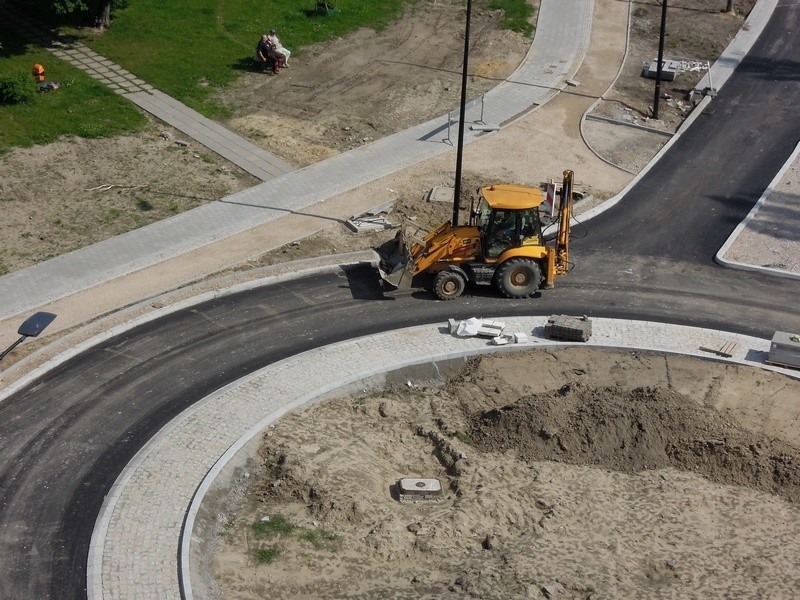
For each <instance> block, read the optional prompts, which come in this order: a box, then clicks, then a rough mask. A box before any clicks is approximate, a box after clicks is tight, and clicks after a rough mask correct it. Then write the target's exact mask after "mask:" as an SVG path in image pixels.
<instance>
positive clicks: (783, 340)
mask: <svg viewBox="0 0 800 600" xmlns="http://www.w3.org/2000/svg"><path fill="white" fill-rule="evenodd" d="M767 362H768V363H770V364H773V365H780V366H783V367H792V368H794V369H800V334H797V333H787V332H785V331H776V332H775V335H773V336H772V342H771V343H770V345H769V356H768V357H767Z"/></svg>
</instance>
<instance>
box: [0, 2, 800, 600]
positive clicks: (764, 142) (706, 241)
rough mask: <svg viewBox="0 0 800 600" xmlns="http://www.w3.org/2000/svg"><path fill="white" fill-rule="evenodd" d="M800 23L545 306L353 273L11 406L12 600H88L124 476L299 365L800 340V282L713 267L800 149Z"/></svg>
mask: <svg viewBox="0 0 800 600" xmlns="http://www.w3.org/2000/svg"><path fill="white" fill-rule="evenodd" d="M798 23H800V6H798V5H797V4H794V5H792V6H779V7H778V8H777V10H776V12H775V14H774V16H773V18H772V20H771V22H770V24H769V25H768V27H767V29H766V31H765V33H764V34H763V35H762V36H761V39H760V40H759V42H758V43H757V44H756V45H755V47H754V49H753V50H752V52H751V56H752V58H749V59H747V60H745V61H744V63H743V64H742V66H741V67H740V69H739V70H738V71H737V73H736V74H734V76H733V77H732V78H731V79H730V80H729V82H728V84H727V85H726V87H725V88H724V90H723V91H722V93H720V95H719V97H718V98H717V99H716V100H715V101H714V102H713V103H712V104H711V110H710V111H709V114H707V115H704V116H702V117H701V118H700V119H698V121H697V122H696V124H695V126H694V127H693V128H692V129H691V130H690V132H689V133H687V134H686V135H684V136H683V137H682V138H681V139H680V140H679V141H678V143H677V144H675V146H674V147H673V149H672V150H671V151H670V153H669V154H668V155H667V156H666V157H665V158H664V160H662V161H661V162H660V164H659V165H658V166H657V167H656V168H655V169H654V170H652V171H651V172H650V174H649V175H648V176H647V177H645V178H644V179H643V180H642V182H641V184H640V185H638V186H637V187H636V188H635V189H634V190H633V191H632V192H631V193H630V194H628V197H627V198H626V199H625V200H623V201H622V202H620V203H619V204H618V205H617V206H616V207H615V208H614V209H612V210H610V211H608V212H607V213H604V214H603V215H601V216H599V217H597V218H596V219H593V220H592V221H590V222H589V223H587V224H586V231H585V232H583V233H585V235H584V237H583V238H582V239H578V240H575V241H574V243H573V257H574V260H575V262H576V265H575V268H574V269H573V271H572V272H571V273H570V274H569V276H567V277H564V278H562V279H560V280H559V281H558V282H557V288H556V289H553V290H547V291H545V292H544V293H543V294H542V296H541V298H537V299H534V300H525V301H513V300H506V299H501V298H500V297H499V296H498V295H496V294H495V293H493V292H492V291H491V290H490V289H488V288H487V289H479V290H470V291H469V293H468V295H467V296H466V297H464V298H461V299H459V300H456V301H454V302H440V301H436V300H435V299H434V297H433V296H432V295H431V294H429V293H427V292H425V291H424V290H414V291H412V292H408V293H403V294H384V293H383V292H382V290H381V288H380V286H379V284H378V279H377V274H376V273H375V272H374V271H373V270H372V269H370V268H368V267H363V266H362V267H356V268H352V269H348V271H347V272H340V273H338V274H327V275H316V276H313V277H308V278H304V279H300V280H295V281H291V282H287V283H283V284H279V285H274V286H270V287H268V288H263V289H260V290H255V291H251V292H246V293H242V294H238V295H236V296H232V297H229V298H224V299H219V300H215V301H212V302H209V303H206V304H204V305H201V306H198V307H195V308H193V309H190V310H185V311H182V312H179V313H176V314H173V315H170V316H168V317H165V318H163V319H161V320H159V321H156V322H153V323H150V324H147V325H143V326H141V327H139V328H137V329H135V330H132V331H129V332H127V333H125V334H123V335H121V336H119V337H117V338H115V339H113V340H110V341H108V342H106V343H105V344H103V345H102V346H99V347H96V348H94V349H92V350H89V351H87V352H85V353H83V354H82V355H80V356H78V357H76V358H74V359H73V360H71V361H69V362H68V363H66V364H64V365H62V366H61V367H59V368H58V369H56V370H54V371H52V372H50V373H48V374H47V375H45V376H44V377H43V378H42V379H41V380H39V381H37V382H36V383H34V384H33V385H31V386H29V387H28V388H27V389H25V390H22V391H21V392H19V393H17V394H16V395H14V396H13V397H11V398H9V399H7V400H6V401H4V402H2V403H0V597H2V598H3V599H4V600H5V599H6V598H8V599H12V598H13V599H21V598H24V599H27V598H31V599H34V598H35V599H43V598H48V597H51V598H59V599H61V598H83V597H85V586H86V558H87V552H88V545H89V539H90V536H91V532H92V528H93V526H94V521H95V518H96V516H97V513H98V511H99V509H100V506H101V504H102V501H103V498H104V496H105V494H106V493H107V491H108V489H109V488H110V486H111V485H112V483H113V482H114V480H115V479H116V477H117V475H118V474H119V472H120V471H121V470H122V468H123V467H124V466H125V464H126V463H127V462H128V460H129V459H130V458H131V457H132V456H133V455H134V454H135V453H136V452H137V450H138V449H139V448H140V447H141V446H142V445H143V444H144V443H145V442H146V441H147V440H148V439H149V438H150V436H152V435H153V434H154V433H155V432H156V431H157V430H158V429H159V428H160V427H162V426H163V425H164V424H166V423H167V422H168V421H169V420H170V419H171V418H172V417H174V416H175V415H177V414H178V413H179V412H181V411H182V410H183V409H185V408H186V407H187V406H189V405H191V404H192V403H193V402H195V401H197V400H199V399H200V398H202V397H204V396H205V395H207V394H208V393H210V392H212V391H214V390H215V389H218V388H219V387H221V386H223V385H225V384H227V383H229V382H231V381H234V380H236V379H238V378H240V377H242V376H243V375H245V374H247V373H250V372H252V371H254V370H256V369H258V368H260V367H263V366H265V365H267V364H270V363H272V362H274V361H277V360H281V359H283V358H285V357H287V356H291V355H294V354H296V353H298V352H302V351H305V350H308V349H311V348H314V347H318V346H320V345H324V344H329V343H332V342H336V341H339V340H343V339H347V338H351V337H354V336H361V335H366V334H370V333H374V332H378V331H382V330H387V329H392V328H396V327H404V326H409V325H415V324H422V323H429V322H437V321H443V320H445V319H447V318H449V317H456V318H466V317H470V316H475V315H493V316H512V315H531V314H534V315H546V314H551V313H556V312H559V313H560V312H564V313H573V314H588V315H592V316H598V317H600V316H602V317H625V318H634V319H650V320H657V321H667V322H672V323H681V324H688V325H696V326H702V327H712V328H719V329H726V330H731V331H737V332H742V333H748V334H753V335H759V336H763V337H769V336H770V335H771V334H772V332H773V331H774V330H776V329H788V330H800V310H798V306H799V303H798V300H797V299H798V298H800V282H798V281H792V280H783V279H776V278H772V277H767V276H763V275H759V274H753V273H746V272H741V271H732V270H726V269H723V268H721V267H719V266H717V265H715V264H714V262H713V255H714V254H715V252H716V251H717V250H718V248H719V247H720V245H721V244H722V242H723V241H724V240H725V239H726V238H727V236H728V235H729V234H730V232H731V231H732V230H733V228H734V227H735V225H736V224H737V223H738V222H739V221H741V220H742V218H743V217H744V216H745V215H746V214H747V212H748V211H749V210H750V208H751V207H752V205H753V204H754V203H755V202H756V201H757V199H758V197H759V196H760V194H761V192H762V191H763V189H764V188H765V187H766V185H767V184H768V183H769V181H770V180H771V179H772V177H773V175H774V173H775V172H776V171H777V169H778V168H779V167H780V165H781V164H782V163H783V162H784V161H785V159H786V158H787V157H788V156H789V154H790V152H791V150H792V148H793V146H794V145H795V144H796V143H797V141H798V139H800V39H799V38H800V36H797V35H792V34H791V33H790V30H791V28H792V27H796V25H797V24H798ZM575 233H576V234H577V236H576V237H578V236H580V235H581V233H582V231H581V230H580V228H577V229H576V231H575ZM312 376H313V375H312Z"/></svg>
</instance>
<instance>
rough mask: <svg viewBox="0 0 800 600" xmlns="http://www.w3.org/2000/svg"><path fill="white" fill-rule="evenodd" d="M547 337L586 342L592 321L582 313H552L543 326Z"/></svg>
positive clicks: (589, 335) (590, 333)
mask: <svg viewBox="0 0 800 600" xmlns="http://www.w3.org/2000/svg"><path fill="white" fill-rule="evenodd" d="M544 333H545V335H546V336H547V337H549V338H552V339H556V340H564V341H567V342H586V341H588V340H589V338H590V337H592V322H591V321H590V320H589V318H588V317H587V316H586V315H584V316H582V317H572V316H570V315H552V316H551V317H549V318H548V319H547V325H545V326H544Z"/></svg>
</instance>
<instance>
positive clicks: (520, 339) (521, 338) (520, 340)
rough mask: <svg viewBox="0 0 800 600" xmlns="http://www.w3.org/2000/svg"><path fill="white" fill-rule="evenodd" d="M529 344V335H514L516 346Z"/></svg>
mask: <svg viewBox="0 0 800 600" xmlns="http://www.w3.org/2000/svg"><path fill="white" fill-rule="evenodd" d="M527 342H528V335H527V334H525V333H515V334H514V343H515V344H525V343H527Z"/></svg>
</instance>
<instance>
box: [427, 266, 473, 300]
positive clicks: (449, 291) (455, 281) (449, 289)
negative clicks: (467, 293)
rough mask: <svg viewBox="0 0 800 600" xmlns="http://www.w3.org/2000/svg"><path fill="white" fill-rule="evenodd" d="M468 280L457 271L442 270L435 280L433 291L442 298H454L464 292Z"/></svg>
mask: <svg viewBox="0 0 800 600" xmlns="http://www.w3.org/2000/svg"><path fill="white" fill-rule="evenodd" d="M466 287H467V281H466V279H464V276H463V275H461V274H460V273H456V272H455V271H441V272H440V273H439V274H438V275H437V276H436V280H435V281H434V282H433V291H434V292H436V295H437V296H439V299H440V300H453V299H455V298H458V297H459V296H460V295H461V294H463V293H464V288H466Z"/></svg>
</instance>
